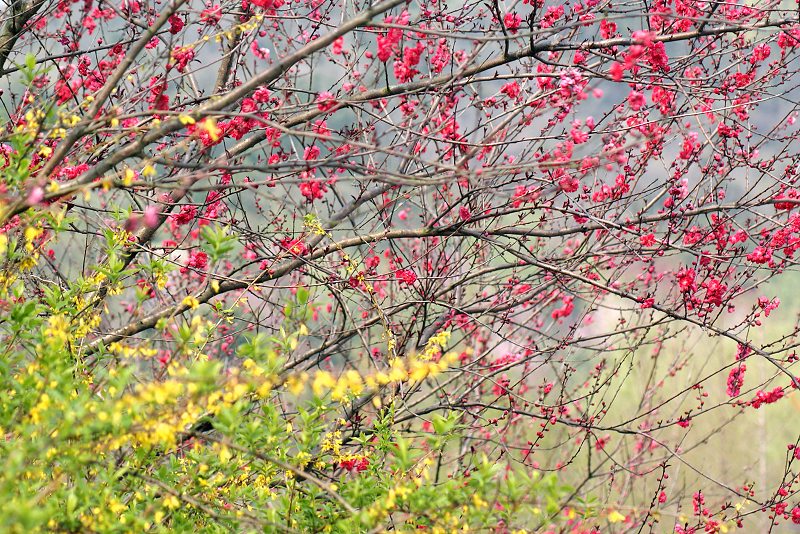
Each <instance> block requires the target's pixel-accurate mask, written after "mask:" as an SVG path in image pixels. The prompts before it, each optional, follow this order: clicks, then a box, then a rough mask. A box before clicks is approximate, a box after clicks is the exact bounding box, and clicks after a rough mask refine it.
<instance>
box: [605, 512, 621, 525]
mask: <svg viewBox="0 0 800 534" xmlns="http://www.w3.org/2000/svg"><path fill="white" fill-rule="evenodd" d="M620 521H625V516H624V515H623V514H621V513H619V512H618V511H617V510H614V511H613V512H611V513H609V514H608V522H609V523H619V522H620Z"/></svg>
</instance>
